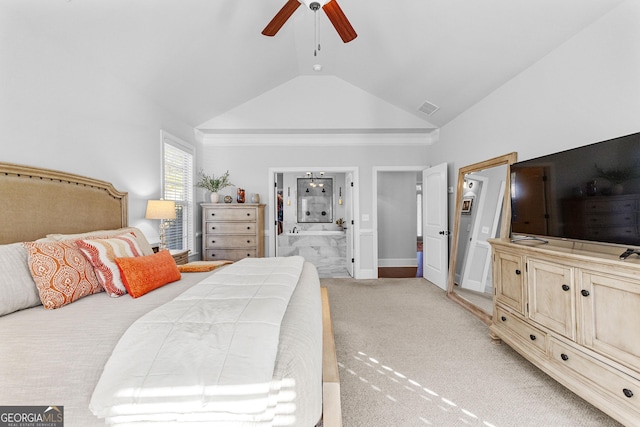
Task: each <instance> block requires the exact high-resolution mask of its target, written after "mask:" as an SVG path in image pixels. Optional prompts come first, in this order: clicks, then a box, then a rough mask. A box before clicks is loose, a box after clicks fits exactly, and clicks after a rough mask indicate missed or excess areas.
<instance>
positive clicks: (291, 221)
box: [269, 167, 357, 277]
mask: <svg viewBox="0 0 640 427" xmlns="http://www.w3.org/2000/svg"><path fill="white" fill-rule="evenodd" d="M269 174H270V179H271V182H272V183H273V184H272V185H273V189H274V191H273V193H272V194H270V195H269V198H270V204H269V206H272V207H273V209H270V211H269V224H270V225H269V230H270V231H269V253H270V255H271V256H293V255H301V256H303V257H304V258H305V260H307V261H309V262H311V263H313V264H314V265H315V266H316V268H317V269H318V274H319V275H320V277H355V274H354V269H355V266H356V256H355V255H354V254H355V253H356V252H355V243H356V240H355V239H354V235H355V228H356V227H355V224H354V221H353V218H354V212H355V210H356V206H357V198H356V197H355V196H354V194H355V184H354V181H355V179H354V175H355V173H354V171H352V170H349V169H336V168H318V167H313V168H273V169H270V171H269ZM272 201H273V202H272Z"/></svg>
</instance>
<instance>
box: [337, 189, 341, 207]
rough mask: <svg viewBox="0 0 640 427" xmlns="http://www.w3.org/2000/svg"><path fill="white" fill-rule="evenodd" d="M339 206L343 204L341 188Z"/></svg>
mask: <svg viewBox="0 0 640 427" xmlns="http://www.w3.org/2000/svg"><path fill="white" fill-rule="evenodd" d="M338 204H339V205H341V204H342V187H340V198H339V199H338Z"/></svg>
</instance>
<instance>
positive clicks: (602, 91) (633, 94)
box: [427, 0, 640, 223]
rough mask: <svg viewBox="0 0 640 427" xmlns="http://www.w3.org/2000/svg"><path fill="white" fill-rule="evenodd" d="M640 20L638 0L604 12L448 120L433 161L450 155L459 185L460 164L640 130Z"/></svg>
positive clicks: (539, 152) (531, 154) (530, 155)
mask: <svg viewBox="0 0 640 427" xmlns="http://www.w3.org/2000/svg"><path fill="white" fill-rule="evenodd" d="M638 22H640V2H638V1H632V0H630V1H627V2H625V3H623V4H622V5H620V6H619V7H617V8H616V9H614V10H613V11H611V12H610V13H608V14H606V15H605V16H603V17H602V18H600V19H599V20H598V21H596V22H595V23H594V24H592V25H591V26H589V27H587V28H586V29H584V30H583V31H582V32H580V33H578V34H577V35H576V36H574V37H573V38H572V39H570V40H568V41H567V42H566V43H564V44H563V45H562V46H560V47H559V48H558V49H556V50H554V51H553V52H551V53H550V54H549V55H547V56H546V57H544V58H543V59H541V60H540V61H539V62H538V63H536V64H534V65H533V66H532V67H530V68H529V69H527V70H526V71H524V72H523V73H521V74H520V75H518V76H517V77H515V78H514V79H512V80H511V81H509V82H507V83H506V84H505V85H503V86H502V87H501V88H499V89H498V90H496V91H495V92H494V93H492V94H491V95H489V96H488V97H486V98H485V99H484V100H482V101H481V102H479V103H478V104H476V105H475V106H474V107H472V108H470V109H469V110H467V111H466V112H465V113H463V114H461V115H460V116H458V117H457V118H456V119H454V120H453V121H451V122H450V123H448V124H447V125H445V126H444V127H442V129H441V130H440V139H439V141H438V142H436V143H435V144H433V145H432V146H430V147H428V149H427V152H428V155H429V162H430V163H432V164H437V163H439V162H448V164H449V180H450V184H449V185H454V186H455V180H456V178H457V171H458V169H459V168H460V167H462V166H465V165H468V164H472V163H475V162H479V161H482V160H485V159H488V158H491V157H495V156H498V155H502V154H506V153H509V152H512V151H516V152H517V153H518V159H519V160H525V159H529V158H533V157H537V156H540V155H544V154H549V153H553V152H557V151H562V150H565V149H569V148H574V147H578V146H582V145H587V144H590V143H594V142H598V141H602V140H605V139H610V138H613V137H617V136H622V135H626V134H629V133H633V132H638V131H640V121H639V119H638V118H639V117H640V25H638ZM453 203H454V199H453V198H450V209H449V211H450V213H451V214H452V213H453ZM450 223H453V221H451V220H450Z"/></svg>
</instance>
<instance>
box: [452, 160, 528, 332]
mask: <svg viewBox="0 0 640 427" xmlns="http://www.w3.org/2000/svg"><path fill="white" fill-rule="evenodd" d="M517 158H518V154H517V153H516V152H512V153H509V154H504V155H502V156H498V157H494V158H492V159H489V160H485V161H482V162H478V163H474V164H472V165H469V166H464V167H462V168H460V169H459V170H458V182H457V191H456V207H455V214H454V220H453V237H452V242H451V253H450V254H449V260H450V262H449V277H448V278H447V297H449V298H450V299H452V300H453V301H455V302H457V303H458V304H460V305H461V306H462V307H464V308H465V309H467V310H469V311H470V312H471V313H473V314H474V315H476V316H477V317H478V318H479V319H480V320H482V321H483V322H484V323H486V324H487V325H491V323H492V322H493V314H492V313H491V314H489V313H487V312H485V311H484V310H482V309H481V308H480V307H478V306H476V305H475V304H473V303H472V302H471V301H469V300H467V299H465V298H463V297H462V296H460V295H459V294H457V293H456V292H455V274H456V258H457V256H458V239H459V236H460V215H461V214H460V212H461V211H462V195H463V191H464V188H463V184H464V177H465V175H467V174H468V173H471V172H478V171H481V170H485V169H489V168H492V167H496V166H502V165H506V166H507V176H506V177H505V178H506V180H505V186H504V198H503V200H502V221H501V225H500V235H499V237H501V238H502V237H507V236H508V235H509V229H510V224H511V219H510V218H511V186H510V179H509V178H510V176H511V167H510V166H511V164H513V163H515V162H516V161H517Z"/></svg>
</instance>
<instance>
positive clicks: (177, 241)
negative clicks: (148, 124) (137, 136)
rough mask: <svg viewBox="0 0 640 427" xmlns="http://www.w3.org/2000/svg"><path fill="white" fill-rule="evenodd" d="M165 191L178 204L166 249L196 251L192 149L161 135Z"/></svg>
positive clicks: (167, 197) (181, 142)
mask: <svg viewBox="0 0 640 427" xmlns="http://www.w3.org/2000/svg"><path fill="white" fill-rule="evenodd" d="M162 188H163V190H162V192H163V198H164V199H165V200H173V201H174V202H175V203H176V219H175V221H172V222H171V226H170V227H169V228H167V231H166V236H165V239H166V244H167V249H188V250H190V251H192V252H193V249H194V247H193V236H194V225H193V212H194V208H193V149H192V148H191V147H190V146H188V145H187V144H186V143H185V142H183V141H180V140H179V139H177V138H175V137H173V136H171V135H169V134H168V133H166V132H162Z"/></svg>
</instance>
